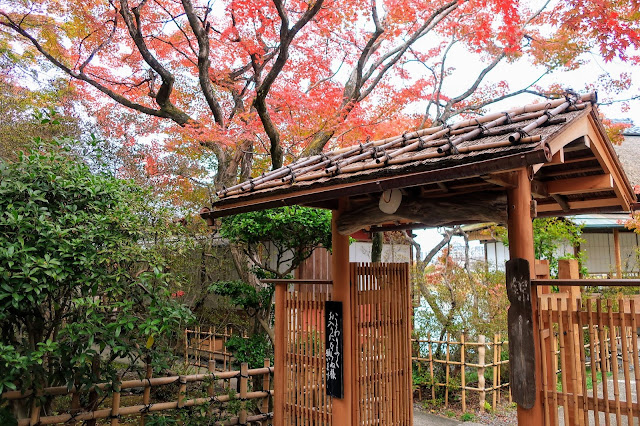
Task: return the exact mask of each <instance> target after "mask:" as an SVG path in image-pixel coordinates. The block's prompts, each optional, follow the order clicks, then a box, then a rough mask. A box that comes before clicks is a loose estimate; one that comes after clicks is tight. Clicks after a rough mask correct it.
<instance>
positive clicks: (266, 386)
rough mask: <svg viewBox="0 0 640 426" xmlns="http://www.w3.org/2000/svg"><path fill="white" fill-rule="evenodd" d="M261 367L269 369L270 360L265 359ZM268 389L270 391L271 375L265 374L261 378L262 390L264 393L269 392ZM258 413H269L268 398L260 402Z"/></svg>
mask: <svg viewBox="0 0 640 426" xmlns="http://www.w3.org/2000/svg"><path fill="white" fill-rule="evenodd" d="M262 366H263V367H264V368H270V367H271V360H270V359H269V358H265V360H264V363H263V364H262ZM270 389H271V374H270V373H268V372H267V373H265V374H264V375H263V376H262V390H263V391H264V392H269V390H270ZM260 411H261V412H262V413H263V414H264V413H268V412H269V398H268V397H267V398H265V399H264V400H263V401H262V409H261V410H260ZM263 424H265V425H266V423H265V422H263Z"/></svg>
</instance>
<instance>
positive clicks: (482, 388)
mask: <svg viewBox="0 0 640 426" xmlns="http://www.w3.org/2000/svg"><path fill="white" fill-rule="evenodd" d="M478 343H480V346H478V364H479V365H481V367H479V368H478V388H479V389H480V411H485V406H484V405H485V402H486V400H487V393H486V391H485V380H484V367H485V351H486V346H485V337H484V335H480V336H478ZM434 399H435V398H434Z"/></svg>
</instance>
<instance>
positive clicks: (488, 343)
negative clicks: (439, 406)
mask: <svg viewBox="0 0 640 426" xmlns="http://www.w3.org/2000/svg"><path fill="white" fill-rule="evenodd" d="M508 344H509V342H508V341H506V340H502V337H501V335H500V334H495V335H494V336H493V340H487V339H486V337H485V336H482V335H480V336H478V341H476V342H473V341H468V340H467V339H466V336H465V335H464V334H462V335H461V336H460V340H459V341H453V340H451V338H450V336H449V335H447V336H446V339H445V340H432V339H431V338H430V337H428V338H427V339H426V340H421V339H413V340H412V346H413V357H412V361H413V363H414V365H415V364H416V363H417V364H419V365H421V366H424V367H426V366H428V375H429V377H430V382H429V383H428V385H427V386H426V387H427V388H430V390H431V399H432V401H434V403H435V401H436V393H437V389H438V388H444V389H445V391H444V406H445V407H448V406H449V399H450V391H460V393H461V403H462V410H463V412H466V411H467V392H477V393H478V396H479V398H478V399H479V401H478V408H479V409H480V410H485V407H486V404H485V403H486V401H487V393H491V407H492V409H493V410H495V409H496V407H497V405H498V404H499V403H500V401H501V398H502V396H501V391H502V390H506V391H507V393H508V398H509V402H511V392H510V383H509V382H505V383H502V372H503V366H504V365H505V364H508V363H509V360H502V359H501V353H502V350H503V348H506V347H508ZM438 345H440V346H444V351H443V352H442V353H441V356H440V357H436V355H435V353H434V352H435V351H434V350H433V348H434V346H438ZM456 347H457V348H456ZM452 348H453V349H454V350H452ZM455 349H457V350H455ZM487 350H488V351H489V354H488V353H487ZM454 354H459V357H456V359H452V356H453V355H454ZM474 360H475V361H476V362H473V361H474ZM438 365H440V366H441V368H442V369H443V370H444V381H438V380H436V377H438V375H437V374H436V373H435V371H434V367H436V366H438ZM452 368H459V370H460V371H459V375H456V376H455V377H454V376H453V375H452ZM489 368H491V369H492V383H491V384H490V385H489V386H487V384H486V380H485V371H487V369H489ZM504 368H508V367H504ZM467 369H476V370H477V372H478V383H477V386H475V387H474V386H469V384H468V382H467V375H468V373H467ZM440 377H441V376H440ZM458 377H459V379H460V382H459V383H458V382H457V380H456V381H454V379H457V378H458ZM418 393H419V395H418V397H419V398H420V399H422V388H418Z"/></svg>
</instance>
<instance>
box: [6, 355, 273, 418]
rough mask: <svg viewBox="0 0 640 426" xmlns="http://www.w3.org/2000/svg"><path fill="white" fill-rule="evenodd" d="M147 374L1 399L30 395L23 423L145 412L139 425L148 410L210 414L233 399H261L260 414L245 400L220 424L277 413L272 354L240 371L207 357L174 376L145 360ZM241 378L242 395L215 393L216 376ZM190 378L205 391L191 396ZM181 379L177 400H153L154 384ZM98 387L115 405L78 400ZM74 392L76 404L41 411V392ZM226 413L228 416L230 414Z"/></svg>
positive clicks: (48, 394)
mask: <svg viewBox="0 0 640 426" xmlns="http://www.w3.org/2000/svg"><path fill="white" fill-rule="evenodd" d="M146 367H147V368H146V377H145V378H144V379H140V380H125V381H121V382H118V383H100V384H97V385H94V386H92V387H90V388H89V389H78V388H76V387H75V386H73V387H71V388H70V389H68V388H67V387H66V386H56V387H48V388H44V389H42V391H38V392H37V394H36V395H35V397H33V396H34V392H33V391H32V390H27V391H21V390H17V391H10V392H5V393H3V394H2V395H1V398H0V399H2V400H7V401H11V400H20V399H26V398H31V399H32V404H31V410H30V416H29V418H22V419H18V425H19V426H31V425H52V424H62V423H63V424H76V423H77V422H87V421H91V420H95V419H109V424H110V425H111V426H117V425H119V424H120V419H121V418H122V417H132V416H140V425H144V424H145V418H146V416H147V414H148V413H156V412H161V411H167V410H175V409H180V408H185V407H194V406H201V405H206V406H208V410H209V412H210V413H211V414H213V413H214V412H216V413H220V412H221V411H223V410H224V408H215V409H214V407H213V405H214V404H215V405H218V404H224V403H228V402H230V401H236V400H239V401H242V402H245V401H250V400H256V401H258V404H257V407H258V411H259V413H258V414H250V413H249V412H248V411H247V409H246V406H245V404H243V405H242V407H241V409H240V411H239V412H238V413H237V415H233V416H231V415H229V416H228V418H227V419H226V420H225V421H221V422H219V423H218V424H222V425H236V424H241V425H246V424H265V422H266V421H267V420H269V419H270V418H272V417H273V413H272V412H269V406H270V400H271V396H272V395H273V390H271V389H270V385H271V379H270V376H271V374H272V373H273V367H271V365H270V361H269V360H268V359H266V360H265V362H264V366H263V367H262V368H255V369H249V368H248V366H247V364H246V363H242V364H241V367H240V370H238V371H223V372H215V371H214V367H215V366H214V361H213V360H211V361H209V363H208V372H207V373H203V374H191V375H184V376H170V377H152V368H151V366H150V365H149V364H147V366H146ZM254 377H261V378H262V389H261V390H252V391H249V379H250V378H254ZM232 379H236V380H237V381H238V388H239V392H238V394H237V395H232V394H224V395H216V393H215V388H214V384H215V382H216V381H231V380H232ZM189 383H201V384H202V388H201V389H200V390H201V391H203V390H204V391H205V392H206V395H207V396H205V397H194V398H189V389H188V388H187V385H188V384H189ZM172 384H178V392H177V395H176V400H173V401H163V402H152V401H151V389H152V388H157V387H161V386H167V385H172ZM140 388H142V389H143V393H142V404H136V405H131V406H126V405H123V404H122V400H121V396H122V394H123V391H125V390H129V389H140ZM97 391H105V392H111V395H110V396H111V398H110V399H111V404H110V405H111V406H110V407H106V408H100V409H94V410H92V411H82V409H80V408H74V407H77V404H74V401H79V396H80V394H89V395H91V394H92V393H96V392H97ZM66 395H71V408H70V409H69V410H68V412H66V413H64V414H58V415H44V416H43V415H42V412H41V411H42V410H41V406H40V405H39V402H38V401H40V400H41V399H42V398H41V397H56V396H66ZM225 417H227V416H225Z"/></svg>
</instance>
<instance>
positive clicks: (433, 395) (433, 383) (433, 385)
mask: <svg viewBox="0 0 640 426" xmlns="http://www.w3.org/2000/svg"><path fill="white" fill-rule="evenodd" d="M428 338H429V340H431V335H429V337H428ZM429 375H430V376H431V402H432V403H434V404H435V402H436V380H435V377H434V375H433V348H432V347H431V343H429Z"/></svg>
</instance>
